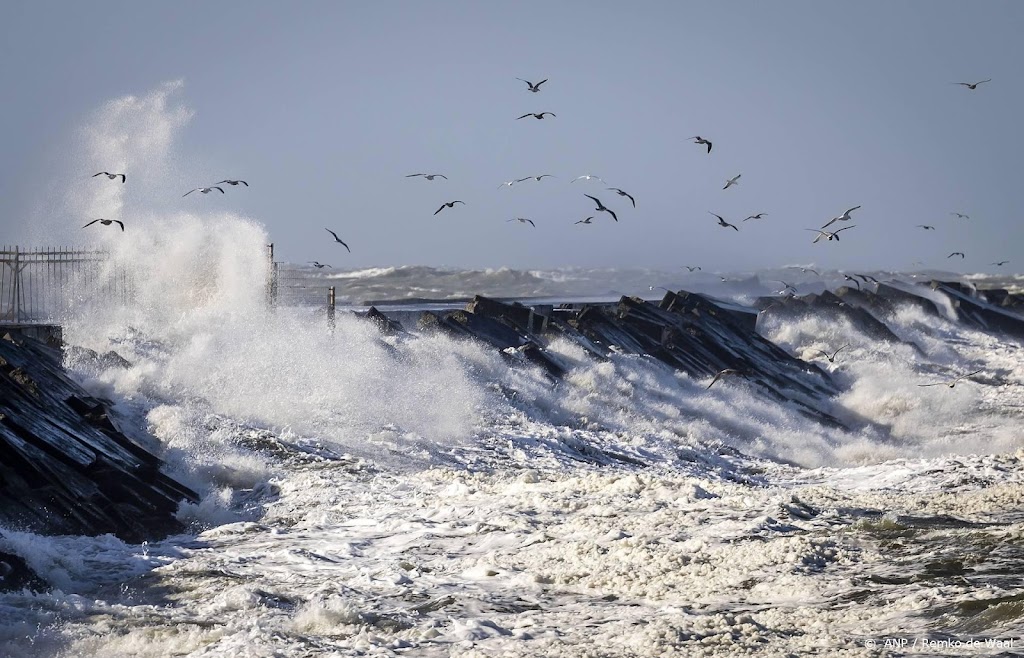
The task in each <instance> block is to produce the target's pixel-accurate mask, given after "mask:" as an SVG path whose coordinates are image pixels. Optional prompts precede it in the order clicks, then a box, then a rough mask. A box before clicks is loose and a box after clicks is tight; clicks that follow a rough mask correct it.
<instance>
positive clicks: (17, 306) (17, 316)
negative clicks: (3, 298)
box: [11, 245, 21, 324]
mask: <svg viewBox="0 0 1024 658" xmlns="http://www.w3.org/2000/svg"><path fill="white" fill-rule="evenodd" d="M19 260H20V256H19V252H18V245H14V280H13V283H14V289H13V290H12V291H11V299H12V300H13V301H14V322H15V324H17V323H19V322H21V263H19V262H18V261H19Z"/></svg>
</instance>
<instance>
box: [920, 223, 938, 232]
mask: <svg viewBox="0 0 1024 658" xmlns="http://www.w3.org/2000/svg"><path fill="white" fill-rule="evenodd" d="M917 228H923V229H924V230H926V231H934V230H935V227H934V226H929V225H927V224H918V225H917Z"/></svg>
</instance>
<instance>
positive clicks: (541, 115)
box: [516, 112, 558, 121]
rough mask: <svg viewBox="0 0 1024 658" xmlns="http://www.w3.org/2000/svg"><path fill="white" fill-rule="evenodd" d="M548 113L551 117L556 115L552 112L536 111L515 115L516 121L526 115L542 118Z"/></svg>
mask: <svg viewBox="0 0 1024 658" xmlns="http://www.w3.org/2000/svg"><path fill="white" fill-rule="evenodd" d="M548 114H550V115H551V116H553V117H557V116H558V115H557V114H555V113H554V112H541V113H539V114H538V113H537V112H527V113H526V114H524V115H523V116H521V117H516V121H519V120H520V119H525V118H526V117H533V118H534V119H543V118H544V117H545V116H547V115H548Z"/></svg>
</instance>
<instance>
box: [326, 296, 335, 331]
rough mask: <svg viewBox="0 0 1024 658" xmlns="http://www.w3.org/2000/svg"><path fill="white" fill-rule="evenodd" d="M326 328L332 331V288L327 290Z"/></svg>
mask: <svg viewBox="0 0 1024 658" xmlns="http://www.w3.org/2000/svg"><path fill="white" fill-rule="evenodd" d="M327 326H329V327H330V328H331V330H332V331H333V330H334V286H331V287H330V288H328V289H327Z"/></svg>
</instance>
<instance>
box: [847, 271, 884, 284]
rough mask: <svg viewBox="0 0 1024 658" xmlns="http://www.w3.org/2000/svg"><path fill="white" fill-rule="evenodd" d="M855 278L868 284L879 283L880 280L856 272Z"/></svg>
mask: <svg viewBox="0 0 1024 658" xmlns="http://www.w3.org/2000/svg"><path fill="white" fill-rule="evenodd" d="M853 276H859V277H860V278H861V280H863V281H864V283H868V282H870V283H878V279H876V278H875V277H873V276H870V275H868V274H857V273H856V272H854V273H853Z"/></svg>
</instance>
